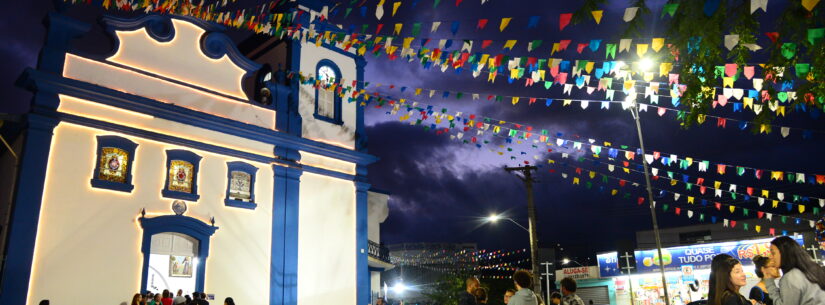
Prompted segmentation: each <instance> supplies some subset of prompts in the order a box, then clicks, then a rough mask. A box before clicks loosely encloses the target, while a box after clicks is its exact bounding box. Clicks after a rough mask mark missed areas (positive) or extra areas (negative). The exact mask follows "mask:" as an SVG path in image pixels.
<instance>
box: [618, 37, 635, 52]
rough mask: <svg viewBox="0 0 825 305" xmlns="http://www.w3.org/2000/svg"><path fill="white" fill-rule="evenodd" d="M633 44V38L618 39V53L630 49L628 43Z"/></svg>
mask: <svg viewBox="0 0 825 305" xmlns="http://www.w3.org/2000/svg"><path fill="white" fill-rule="evenodd" d="M631 44H633V39H630V38H624V39H622V40H619V53H622V52H624V51H630V45H631Z"/></svg>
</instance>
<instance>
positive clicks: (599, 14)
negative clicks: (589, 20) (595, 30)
mask: <svg viewBox="0 0 825 305" xmlns="http://www.w3.org/2000/svg"><path fill="white" fill-rule="evenodd" d="M590 13H591V14H593V20H596V24H601V23H602V16H603V15H604V11H602V10H598V11H592V12H590Z"/></svg>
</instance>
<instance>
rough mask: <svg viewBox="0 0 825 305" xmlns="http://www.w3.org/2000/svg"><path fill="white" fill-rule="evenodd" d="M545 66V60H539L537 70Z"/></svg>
mask: <svg viewBox="0 0 825 305" xmlns="http://www.w3.org/2000/svg"><path fill="white" fill-rule="evenodd" d="M545 65H547V60H546V59H539V62H538V66H539V69H542V68H543V67H544V66H545Z"/></svg>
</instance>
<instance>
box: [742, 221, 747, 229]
mask: <svg viewBox="0 0 825 305" xmlns="http://www.w3.org/2000/svg"><path fill="white" fill-rule="evenodd" d="M742 227H743V228H745V231H747V230H748V223H746V222H744V223H742Z"/></svg>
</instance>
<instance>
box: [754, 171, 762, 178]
mask: <svg viewBox="0 0 825 305" xmlns="http://www.w3.org/2000/svg"><path fill="white" fill-rule="evenodd" d="M754 174H755V175H756V179H762V170H761V169H757V170H755V171H754Z"/></svg>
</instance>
